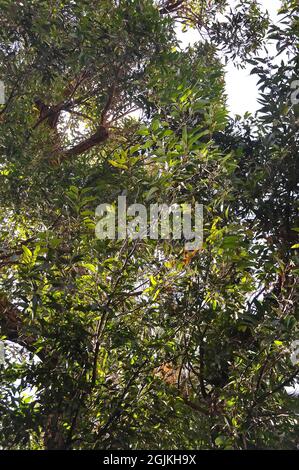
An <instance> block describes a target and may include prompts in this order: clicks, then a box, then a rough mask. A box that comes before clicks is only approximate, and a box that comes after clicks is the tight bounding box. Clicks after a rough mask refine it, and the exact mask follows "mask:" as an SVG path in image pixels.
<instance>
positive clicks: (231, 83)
mask: <svg viewBox="0 0 299 470" xmlns="http://www.w3.org/2000/svg"><path fill="white" fill-rule="evenodd" d="M235 3H236V1H235V0H231V2H230V5H231V6H232V7H233V5H234V4H235ZM259 3H260V4H261V5H262V7H263V9H264V10H268V12H269V14H270V17H271V19H272V21H274V22H276V21H277V11H278V9H279V8H280V5H281V2H280V0H260V1H259ZM178 36H179V39H180V41H182V45H183V46H187V45H188V44H192V43H194V42H196V41H197V40H198V39H199V34H198V32H196V31H194V30H189V31H188V32H186V33H182V32H181V31H178ZM273 50H274V52H275V49H273ZM225 68H226V94H227V105H228V109H229V112H230V114H231V115H234V114H241V115H243V114H244V113H245V112H246V111H249V112H251V113H254V112H255V111H256V110H257V108H258V103H257V97H258V88H257V81H258V77H256V76H254V75H250V70H251V69H252V68H253V66H252V65H249V66H248V67H247V68H246V69H237V68H236V67H235V66H234V64H233V63H228V64H227V65H226V67H225Z"/></svg>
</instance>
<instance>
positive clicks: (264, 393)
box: [0, 0, 299, 449]
mask: <svg viewBox="0 0 299 470" xmlns="http://www.w3.org/2000/svg"><path fill="white" fill-rule="evenodd" d="M227 3H228V2H226V1H225V0H214V1H208V0H205V1H199V0H192V1H187V0H181V1H174V0H172V1H170V0H169V1H159V2H158V1H153V0H130V1H125V0H120V1H116V0H115V1H111V0H109V1H108V0H107V1H106V0H101V1H97V0H76V1H75V0H64V1H50V0H28V1H26V2H22V1H13V2H12V1H11V0H0V8H1V17H0V79H1V80H2V81H3V83H4V85H5V102H4V103H3V104H1V105H0V181H1V184H0V197H1V210H0V227H1V232H0V326H1V332H0V339H1V340H2V341H3V342H4V345H5V361H4V363H3V364H0V376H1V388H0V413H1V414H0V416H1V418H0V446H1V447H2V448H4V449H215V448H218V449H256V448H265V449H269V448H285V449H293V448H296V445H297V443H298V429H299V426H298V424H299V423H298V403H299V402H298V399H297V398H294V397H292V396H289V395H288V394H287V393H286V392H285V387H286V386H288V385H292V384H293V383H294V381H295V380H296V377H298V374H299V365H298V362H297V363H296V361H292V360H291V351H292V344H293V343H294V341H296V340H297V339H298V306H297V302H298V289H297V286H298V280H297V275H298V248H299V245H298V232H299V224H298V206H297V196H298V174H299V173H298V170H299V168H298V125H299V107H298V106H299V104H298V103H299V99H298V96H299V92H298V91H297V92H296V89H299V86H297V88H296V85H295V86H293V85H292V84H294V83H295V82H296V80H297V81H298V33H299V16H298V13H299V8H298V3H297V1H295V0H287V1H284V2H282V5H281V10H280V16H279V17H280V22H279V23H278V24H273V23H272V22H271V21H270V19H269V17H268V15H267V14H265V13H264V12H263V11H262V10H261V8H260V7H259V5H258V4H257V2H256V1H254V0H242V1H240V4H239V5H237V6H236V8H235V9H233V10H228V9H227ZM178 27H179V28H181V27H182V28H185V29H188V28H193V29H197V30H198V31H199V32H200V37H201V39H200V41H198V42H197V43H196V44H194V45H193V46H190V47H188V48H185V49H184V48H182V47H181V45H180V43H179V41H178V38H177V34H176V32H177V28H178ZM271 42H272V43H274V44H275V47H276V53H275V54H271V53H270V52H268V50H267V49H268V46H269V44H270V43H271ZM282 57H283V58H282ZM229 61H235V63H237V64H238V65H239V66H240V67H245V66H248V64H250V65H251V66H252V71H251V73H252V74H255V75H257V76H258V78H259V80H258V86H259V93H260V94H259V103H260V109H259V111H258V112H257V114H256V115H251V114H250V113H246V114H245V115H244V116H235V117H231V116H229V113H228V109H227V105H226V95H225V69H224V65H223V64H224V63H226V62H229ZM292 97H293V98H292ZM120 195H126V197H127V201H128V204H133V203H141V204H144V205H145V206H148V205H149V204H150V203H159V204H163V203H165V204H168V205H171V204H174V203H175V204H179V205H184V204H186V203H192V204H194V203H195V202H198V203H200V204H203V210H204V217H203V238H204V240H203V245H202V247H201V248H200V249H198V250H194V251H186V250H185V249H184V241H182V240H177V239H175V237H170V238H169V239H168V240H162V239H151V238H150V237H148V238H144V239H138V238H137V239H130V238H129V237H127V238H125V239H115V240H108V239H104V240H100V239H98V238H97V237H96V236H95V226H96V223H97V219H96V215H95V210H96V207H97V206H98V205H99V204H102V203H109V204H114V205H115V204H116V203H117V199H118V196H120ZM296 439H297V441H296Z"/></svg>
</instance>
